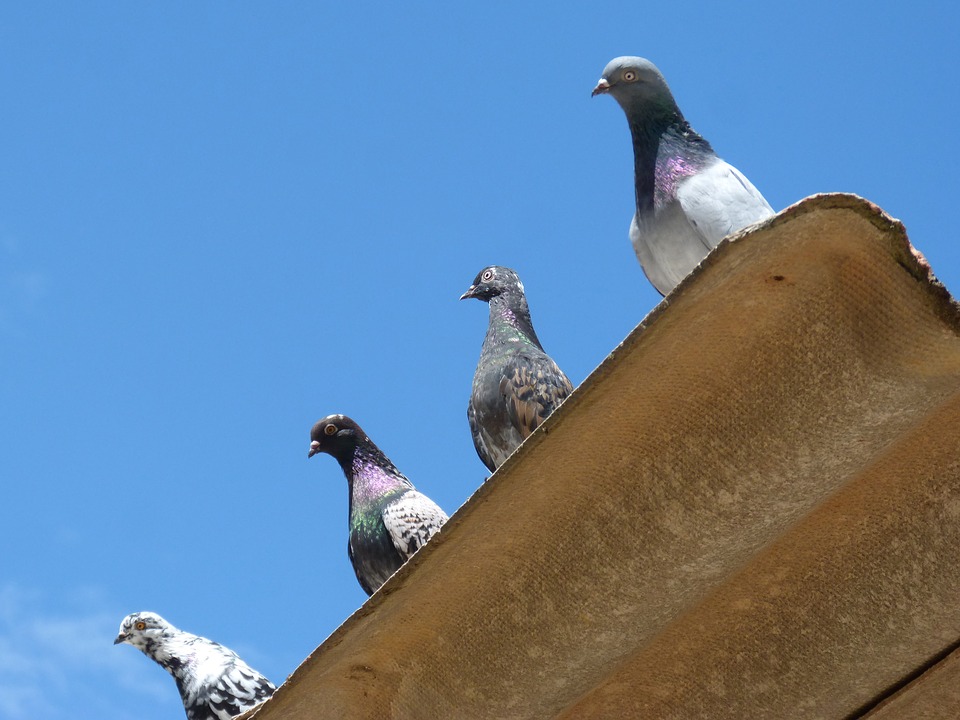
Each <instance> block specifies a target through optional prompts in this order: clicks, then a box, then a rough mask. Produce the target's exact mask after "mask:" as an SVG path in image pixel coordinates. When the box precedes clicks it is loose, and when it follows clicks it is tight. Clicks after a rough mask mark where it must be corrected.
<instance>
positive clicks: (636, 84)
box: [591, 56, 676, 112]
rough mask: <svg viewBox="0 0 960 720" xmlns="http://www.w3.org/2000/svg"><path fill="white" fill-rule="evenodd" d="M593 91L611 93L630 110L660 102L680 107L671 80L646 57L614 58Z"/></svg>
mask: <svg viewBox="0 0 960 720" xmlns="http://www.w3.org/2000/svg"><path fill="white" fill-rule="evenodd" d="M591 95H611V96H613V99H614V100H616V101H617V102H618V103H620V107H622V108H623V109H624V110H626V111H628V112H629V111H630V110H631V109H639V108H645V109H646V108H653V107H656V106H663V107H664V108H665V109H667V110H673V109H675V108H676V102H674V99H673V94H672V93H671V92H670V88H669V86H668V85H667V81H666V80H664V79H663V75H662V74H661V73H660V71H659V70H657V66H656V65H654V64H653V63H652V62H650V61H649V60H647V59H645V58H642V57H632V56H624V57H618V58H614V59H613V60H611V61H610V62H609V63H607V66H606V67H605V68H604V69H603V74H602V75H601V76H600V82H598V83H597V86H596V87H595V88H594V89H593V93H591Z"/></svg>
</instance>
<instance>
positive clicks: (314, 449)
mask: <svg viewBox="0 0 960 720" xmlns="http://www.w3.org/2000/svg"><path fill="white" fill-rule="evenodd" d="M318 452H320V443H319V442H318V441H316V440H314V441H313V442H312V443H310V452H308V453H307V460H309V459H310V458H312V457H313V456H314V455H316V454H317V453H318Z"/></svg>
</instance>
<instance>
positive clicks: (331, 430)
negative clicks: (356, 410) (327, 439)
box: [323, 423, 337, 435]
mask: <svg viewBox="0 0 960 720" xmlns="http://www.w3.org/2000/svg"><path fill="white" fill-rule="evenodd" d="M323 432H324V433H326V434H327V435H336V434H337V426H336V425H334V424H333V423H330V424H329V425H327V426H326V427H325V428H324V429H323Z"/></svg>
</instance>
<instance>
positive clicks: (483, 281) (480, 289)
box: [460, 265, 524, 302]
mask: <svg viewBox="0 0 960 720" xmlns="http://www.w3.org/2000/svg"><path fill="white" fill-rule="evenodd" d="M500 296H503V297H505V298H506V299H507V300H508V301H511V300H517V301H522V300H523V299H524V295H523V283H522V282H520V278H519V276H518V275H517V274H516V273H515V272H514V271H513V270H511V269H510V268H508V267H503V266H502V265H491V266H490V267H485V268H484V269H483V270H481V271H480V272H478V273H477V276H476V277H475V278H474V279H473V285H471V286H470V287H469V288H467V291H466V292H465V293H464V294H463V295H461V296H460V299H461V300H466V299H467V298H476V299H477V300H483V301H484V302H490V301H491V300H493V299H494V298H495V297H500Z"/></svg>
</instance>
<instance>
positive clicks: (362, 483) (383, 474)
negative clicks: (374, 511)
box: [341, 447, 413, 516]
mask: <svg viewBox="0 0 960 720" xmlns="http://www.w3.org/2000/svg"><path fill="white" fill-rule="evenodd" d="M341 467H343V471H344V474H346V476H347V479H348V480H349V481H350V514H351V516H352V515H353V512H354V509H356V510H358V511H362V510H363V509H364V508H366V507H368V506H371V505H373V504H375V503H376V502H378V501H379V500H380V499H382V498H383V497H384V496H387V495H391V494H393V493H394V492H403V491H406V490H412V489H413V484H412V483H411V482H410V481H409V480H407V478H406V477H404V475H403V473H401V472H400V471H399V470H398V469H397V467H396V466H395V465H394V464H393V463H392V462H390V460H389V459H388V458H387V456H386V455H384V454H383V453H382V452H381V451H380V449H379V448H376V447H372V448H360V447H358V448H357V450H356V452H355V453H354V454H353V458H351V459H350V460H349V461H347V462H344V463H341Z"/></svg>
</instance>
